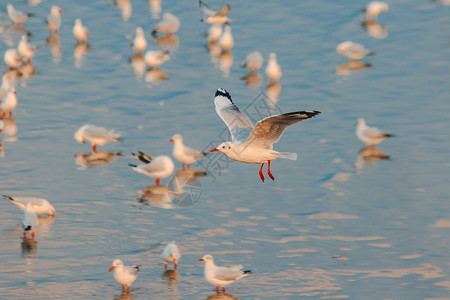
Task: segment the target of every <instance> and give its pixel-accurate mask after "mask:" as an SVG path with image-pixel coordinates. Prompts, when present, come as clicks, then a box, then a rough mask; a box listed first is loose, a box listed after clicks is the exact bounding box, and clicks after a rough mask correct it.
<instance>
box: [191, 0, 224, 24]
mask: <svg viewBox="0 0 450 300" xmlns="http://www.w3.org/2000/svg"><path fill="white" fill-rule="evenodd" d="M198 5H199V6H200V10H201V12H202V13H203V14H204V15H205V17H204V18H203V19H202V21H203V22H205V23H210V24H212V23H225V24H228V23H229V22H231V21H232V20H231V19H229V18H228V17H227V16H228V13H229V12H230V5H229V4H226V5H225V6H224V7H223V8H222V9H221V10H220V11H218V12H215V11H213V10H212V9H211V8H209V6H208V5H207V4H206V3H205V2H203V1H201V0H199V1H198Z"/></svg>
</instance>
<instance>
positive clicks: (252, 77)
mask: <svg viewBox="0 0 450 300" xmlns="http://www.w3.org/2000/svg"><path fill="white" fill-rule="evenodd" d="M241 80H245V85H246V86H247V87H248V88H249V89H252V90H256V89H257V88H259V86H260V85H261V82H262V76H261V74H259V73H253V72H251V73H248V74H247V75H246V76H244V77H242V78H241Z"/></svg>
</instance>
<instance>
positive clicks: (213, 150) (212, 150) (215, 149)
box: [209, 148, 219, 152]
mask: <svg viewBox="0 0 450 300" xmlns="http://www.w3.org/2000/svg"><path fill="white" fill-rule="evenodd" d="M216 151H219V149H217V148H214V149H211V151H209V152H216Z"/></svg>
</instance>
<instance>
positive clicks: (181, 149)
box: [169, 133, 208, 168]
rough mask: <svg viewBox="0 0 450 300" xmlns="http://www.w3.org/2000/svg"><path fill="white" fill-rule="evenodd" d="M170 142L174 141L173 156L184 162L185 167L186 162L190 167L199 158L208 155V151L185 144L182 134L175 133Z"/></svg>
mask: <svg viewBox="0 0 450 300" xmlns="http://www.w3.org/2000/svg"><path fill="white" fill-rule="evenodd" d="M169 142H171V143H173V157H175V158H176V159H177V160H179V161H180V162H181V163H182V167H183V168H184V164H185V163H186V164H187V167H188V168H189V165H190V164H192V163H193V162H195V161H197V160H198V159H199V158H202V157H203V156H206V155H208V153H207V152H201V151H198V150H195V149H192V148H191V147H188V146H186V145H184V144H183V137H182V136H181V134H178V133H177V134H175V135H174V136H173V137H172V138H171V139H170V141H169Z"/></svg>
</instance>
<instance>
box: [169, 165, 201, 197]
mask: <svg viewBox="0 0 450 300" xmlns="http://www.w3.org/2000/svg"><path fill="white" fill-rule="evenodd" d="M207 175H208V174H207V173H206V172H203V171H198V170H195V169H182V170H180V171H178V172H177V173H176V174H175V176H174V177H173V179H172V185H171V188H172V192H173V193H175V197H176V198H177V199H179V198H180V197H181V194H183V193H186V192H188V191H187V190H185V189H184V188H185V186H189V185H191V184H193V183H195V182H197V180H198V179H199V178H200V177H204V176H207Z"/></svg>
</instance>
